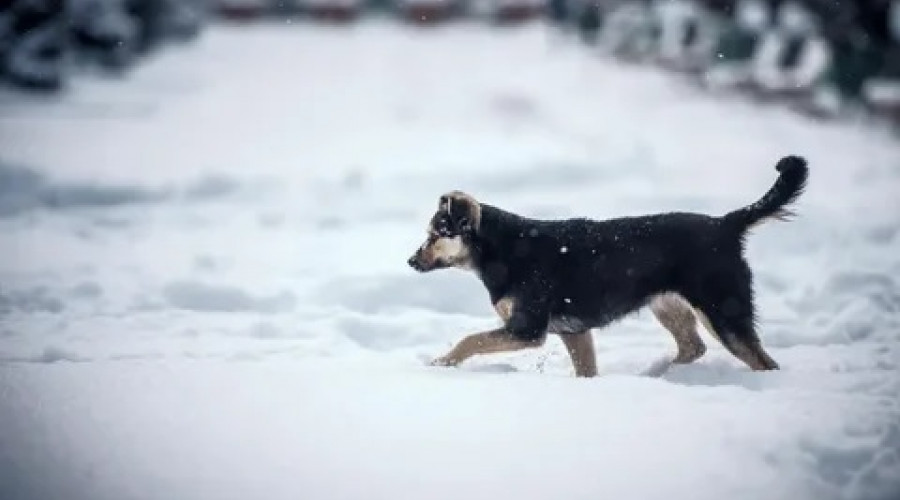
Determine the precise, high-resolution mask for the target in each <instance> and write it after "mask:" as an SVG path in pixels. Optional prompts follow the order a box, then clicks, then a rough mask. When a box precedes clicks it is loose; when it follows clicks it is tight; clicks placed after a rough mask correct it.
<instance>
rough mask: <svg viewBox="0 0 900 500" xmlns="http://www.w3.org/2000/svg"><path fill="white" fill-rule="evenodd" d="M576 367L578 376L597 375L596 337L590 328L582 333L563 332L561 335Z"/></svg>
mask: <svg viewBox="0 0 900 500" xmlns="http://www.w3.org/2000/svg"><path fill="white" fill-rule="evenodd" d="M559 337H560V338H561V339H562V341H563V344H564V345H565V346H566V350H567V351H569V357H570V358H572V366H574V367H575V376H576V377H595V376H597V355H596V354H595V352H594V337H593V335H591V331H590V330H585V331H583V332H580V333H562V334H560V336H559Z"/></svg>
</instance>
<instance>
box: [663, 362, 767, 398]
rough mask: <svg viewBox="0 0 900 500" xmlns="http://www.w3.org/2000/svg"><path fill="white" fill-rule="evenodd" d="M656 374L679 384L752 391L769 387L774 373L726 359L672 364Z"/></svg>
mask: <svg viewBox="0 0 900 500" xmlns="http://www.w3.org/2000/svg"><path fill="white" fill-rule="evenodd" d="M649 376H653V375H649ZM656 376H658V377H659V378H660V379H662V380H665V381H667V382H671V383H673V384H679V385H686V386H696V387H725V386H732V387H743V388H745V389H748V390H751V391H760V390H763V389H766V388H767V387H769V385H770V383H771V381H772V377H773V376H774V374H772V373H760V372H753V371H751V370H750V369H748V368H744V367H737V366H735V365H733V364H731V363H729V362H727V361H724V360H715V361H707V362H703V363H692V364H689V365H671V366H670V367H669V368H668V369H667V370H665V371H664V372H663V373H661V374H659V375H656Z"/></svg>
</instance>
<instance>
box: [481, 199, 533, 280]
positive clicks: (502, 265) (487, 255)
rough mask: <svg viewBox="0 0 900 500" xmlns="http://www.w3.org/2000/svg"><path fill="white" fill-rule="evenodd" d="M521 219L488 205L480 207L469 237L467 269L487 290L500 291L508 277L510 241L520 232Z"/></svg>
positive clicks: (521, 229)
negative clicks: (469, 251)
mask: <svg viewBox="0 0 900 500" xmlns="http://www.w3.org/2000/svg"><path fill="white" fill-rule="evenodd" d="M523 228H524V220H523V219H522V217H520V216H518V215H516V214H514V213H511V212H507V211H505V210H501V209H499V208H497V207H494V206H491V205H485V204H481V220H480V221H479V224H478V227H477V228H476V229H475V231H474V232H473V233H472V235H471V236H470V238H471V240H470V241H471V256H470V257H471V268H472V269H473V270H474V271H475V272H476V274H478V276H479V277H480V278H481V280H482V281H483V282H484V284H485V285H486V286H487V287H488V289H489V290H491V291H492V293H493V291H494V290H495V289H498V288H503V287H504V285H505V282H506V281H507V279H508V277H509V270H508V266H509V263H508V262H506V260H507V258H508V256H509V255H510V253H511V249H510V248H507V247H508V246H509V242H510V241H514V240H515V236H516V235H518V234H519V233H520V232H522V231H523V230H524V229H523Z"/></svg>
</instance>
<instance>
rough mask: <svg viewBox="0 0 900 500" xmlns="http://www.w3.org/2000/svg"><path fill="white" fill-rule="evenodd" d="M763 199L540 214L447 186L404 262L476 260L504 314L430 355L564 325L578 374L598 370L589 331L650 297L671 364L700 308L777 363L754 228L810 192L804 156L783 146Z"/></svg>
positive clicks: (699, 350) (454, 356) (417, 265)
mask: <svg viewBox="0 0 900 500" xmlns="http://www.w3.org/2000/svg"><path fill="white" fill-rule="evenodd" d="M775 168H776V170H777V171H778V172H779V175H778V178H777V180H776V181H775V184H774V185H773V186H772V188H771V189H769V191H768V192H767V193H766V194H765V195H764V196H763V197H762V198H760V199H759V201H757V202H755V203H753V204H751V205H749V206H746V207H744V208H740V209H738V210H735V211H732V212H730V213H728V214H726V215H724V216H710V215H705V214H699V213H688V212H669V213H660V214H653V215H645V216H637V217H621V218H614V219H608V220H592V219H588V218H573V219H566V220H537V219H532V218H527V217H523V216H520V215H517V214H514V213H511V212H508V211H505V210H502V209H500V208H497V207H495V206H491V205H488V204H485V203H480V202H478V201H477V200H476V199H475V198H473V197H472V196H471V195H469V194H466V193H464V192H461V191H452V192H449V193H447V194H444V195H442V196H440V198H439V200H438V209H437V212H436V213H435V214H434V215H433V216H432V217H431V220H430V221H429V223H428V229H427V232H428V236H427V239H426V240H425V242H424V243H423V244H422V245H421V246H420V247H419V248H418V250H416V252H415V253H414V254H413V256H412V257H410V258H409V260H408V262H407V263H408V264H409V266H411V267H412V268H413V269H415V270H416V271H419V272H422V273H425V272H430V271H435V270H438V269H446V268H461V269H467V270H471V271H474V272H475V274H476V275H477V276H478V277H479V278H480V280H481V282H482V283H483V284H484V286H485V288H486V289H487V292H488V294H489V295H490V300H491V303H492V304H493V306H494V309H495V310H496V312H497V314H498V315H499V316H500V318H501V319H502V321H503V324H502V326H501V327H500V328H497V329H493V330H489V331H484V332H481V333H476V334H473V335H469V336H467V337H465V338H463V339H462V340H461V341H459V343H457V344H456V345H455V346H454V347H453V348H452V349H451V350H450V351H449V352H448V353H447V354H445V355H444V356H441V357H439V358H437V359H435V360H433V361H432V362H431V364H433V365H440V366H456V365H458V364H460V363H462V362H463V361H465V360H466V359H468V358H470V357H472V356H475V355H479V354H489V353H500V352H510V351H515V350H520V349H527V348H534V347H539V346H541V345H543V343H544V341H545V340H546V338H547V335H548V334H556V335H559V336H560V338H561V339H562V341H563V344H564V345H565V347H566V350H567V351H568V354H569V356H570V358H571V360H572V364H573V366H574V370H575V376H577V377H593V376H596V375H597V363H596V356H595V353H594V342H593V337H592V336H591V330H592V329H595V328H602V327H605V326H607V325H609V324H610V323H612V322H614V321H616V320H619V319H621V318H622V317H624V316H626V315H628V314H630V313H632V312H635V311H638V310H639V309H641V308H643V307H645V306H649V308H650V310H651V311H652V312H653V314H654V315H655V317H656V319H657V320H658V321H659V323H660V324H661V325H662V326H663V327H664V328H665V329H666V330H668V331H669V332H670V333H671V334H672V336H673V337H674V338H675V342H676V344H677V349H678V350H677V354H676V355H675V356H674V359H672V360H671V363H678V364H687V363H691V362H693V361H695V360H697V359H698V358H700V357H701V356H702V355H703V354H704V353H705V352H706V346H705V345H704V343H703V341H702V340H701V338H700V336H699V335H698V334H697V318H699V319H700V321H701V322H702V323H703V324H704V327H705V328H706V329H707V330H708V331H709V332H710V334H712V335H713V336H714V337H715V338H716V339H717V340H718V341H719V342H721V343H722V344H723V345H724V346H725V348H726V349H727V350H728V352H730V353H731V354H733V355H734V356H735V357H737V358H738V359H739V360H741V361H742V362H744V363H745V364H746V365H747V366H749V367H750V368H751V369H752V370H754V371H758V370H777V369H778V368H779V365H778V363H776V362H775V360H773V359H772V357H771V356H769V354H768V353H766V351H765V350H764V349H763V347H762V343H761V341H760V338H759V336H758V335H757V332H756V312H755V307H754V302H753V283H752V273H751V269H750V266H749V265H748V264H747V261H746V260H745V259H744V255H743V254H744V245H745V239H746V235H747V233H748V231H749V230H750V229H751V228H753V227H755V226H757V225H759V224H761V223H763V222H766V221H770V220H788V219H789V218H791V217H792V216H793V215H794V213H793V212H791V211H790V210H788V208H787V207H788V206H789V205H791V204H792V203H794V202H795V201H796V200H797V199H798V198H799V197H800V195H801V194H802V193H803V191H804V189H805V187H806V183H807V178H808V175H809V169H808V167H807V162H806V160H805V159H803V158H801V157H798V156H786V157H784V158H782V159H781V160H780V161H779V162H778V163H777V165H776V167H775Z"/></svg>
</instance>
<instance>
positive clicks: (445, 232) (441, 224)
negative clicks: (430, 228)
mask: <svg viewBox="0 0 900 500" xmlns="http://www.w3.org/2000/svg"><path fill="white" fill-rule="evenodd" d="M435 232H436V233H437V234H438V235H440V236H452V234H451V231H450V222H449V221H448V220H447V219H444V218H441V219H440V220H439V221H438V223H437V227H435Z"/></svg>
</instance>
